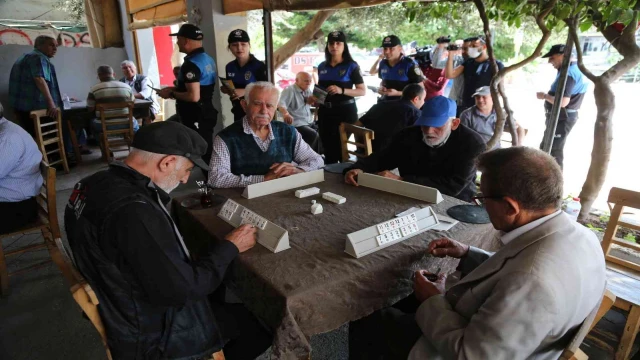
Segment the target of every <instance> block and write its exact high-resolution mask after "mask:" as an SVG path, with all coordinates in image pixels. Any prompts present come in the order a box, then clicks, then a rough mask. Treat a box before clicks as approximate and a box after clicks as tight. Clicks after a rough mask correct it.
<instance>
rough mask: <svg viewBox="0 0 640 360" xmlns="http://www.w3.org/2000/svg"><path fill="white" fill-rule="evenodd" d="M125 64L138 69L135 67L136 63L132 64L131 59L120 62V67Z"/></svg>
mask: <svg viewBox="0 0 640 360" xmlns="http://www.w3.org/2000/svg"><path fill="white" fill-rule="evenodd" d="M125 65H129V66H133V68H134V69H136V70H137V69H138V68H137V67H136V64H134V63H133V61H131V60H125V61H123V62H121V63H120V67H123V66H125Z"/></svg>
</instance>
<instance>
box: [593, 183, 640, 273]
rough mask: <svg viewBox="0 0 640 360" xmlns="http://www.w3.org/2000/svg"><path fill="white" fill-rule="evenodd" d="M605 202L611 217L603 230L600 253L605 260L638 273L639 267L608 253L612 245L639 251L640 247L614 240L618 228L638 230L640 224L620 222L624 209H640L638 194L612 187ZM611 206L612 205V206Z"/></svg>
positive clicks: (617, 239) (639, 194)
mask: <svg viewBox="0 0 640 360" xmlns="http://www.w3.org/2000/svg"><path fill="white" fill-rule="evenodd" d="M607 201H608V203H609V204H608V205H609V209H610V210H611V215H610V216H609V223H608V224H607V229H606V230H605V232H604V237H603V238H602V251H603V252H604V254H605V259H606V260H607V261H610V262H612V263H615V264H618V265H620V266H624V267H626V268H628V269H632V270H634V271H640V265H638V264H637V263H634V262H631V261H628V260H626V259H622V258H620V257H617V256H614V255H612V254H610V253H609V252H610V250H611V245H612V244H616V245H619V246H622V247H626V248H629V249H632V250H634V251H640V245H638V244H636V243H632V242H630V241H625V240H623V239H619V238H616V233H617V232H618V227H620V226H622V227H624V228H629V229H634V230H640V224H638V223H635V222H630V221H626V220H625V221H621V220H620V217H621V216H622V214H623V212H624V208H625V207H631V208H635V209H640V192H636V191H631V190H627V189H621V188H617V187H614V188H611V191H609V198H608V200H607ZM611 204H613V206H612V205H611Z"/></svg>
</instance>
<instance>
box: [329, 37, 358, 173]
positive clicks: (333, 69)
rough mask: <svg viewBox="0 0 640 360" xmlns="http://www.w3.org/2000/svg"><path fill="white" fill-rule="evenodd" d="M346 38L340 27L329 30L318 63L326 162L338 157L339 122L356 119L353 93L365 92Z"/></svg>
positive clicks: (356, 111)
mask: <svg viewBox="0 0 640 360" xmlns="http://www.w3.org/2000/svg"><path fill="white" fill-rule="evenodd" d="M346 41H347V37H346V36H345V34H344V33H343V32H342V31H334V32H331V33H329V36H327V45H326V46H325V48H324V56H325V61H323V62H321V63H320V65H318V86H319V87H320V88H323V89H325V90H326V91H327V92H328V93H329V94H328V95H327V98H326V99H325V102H324V104H323V105H322V106H320V108H319V109H318V125H319V130H320V139H321V141H322V145H323V147H324V156H325V160H324V162H325V164H333V163H337V162H338V161H340V160H341V155H342V145H341V144H340V123H341V122H346V123H349V124H353V123H355V122H356V121H358V108H357V107H356V101H355V99H354V96H363V95H365V94H366V92H367V89H366V87H365V85H364V80H363V79H362V75H361V74H360V66H358V63H356V62H355V61H353V58H352V57H351V54H350V53H349V46H348V45H347V42H346ZM354 85H355V89H354Z"/></svg>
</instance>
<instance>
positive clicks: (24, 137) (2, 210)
mask: <svg viewBox="0 0 640 360" xmlns="http://www.w3.org/2000/svg"><path fill="white" fill-rule="evenodd" d="M0 154H1V156H0V234H6V233H10V232H12V231H14V230H17V229H20V228H21V227H24V226H26V225H28V224H30V223H32V222H34V221H35V220H36V218H37V216H38V203H37V201H36V196H37V195H38V194H39V193H40V187H41V186H42V175H41V174H40V162H41V161H42V153H41V152H40V150H39V149H38V145H36V142H35V141H34V140H33V138H32V137H31V135H29V133H28V132H27V131H26V130H24V129H23V128H22V127H20V126H19V125H18V124H15V123H13V122H11V121H9V120H7V119H6V118H5V117H4V108H3V107H2V103H0Z"/></svg>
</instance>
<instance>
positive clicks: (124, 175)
mask: <svg viewBox="0 0 640 360" xmlns="http://www.w3.org/2000/svg"><path fill="white" fill-rule="evenodd" d="M206 149H207V143H206V142H205V141H204V139H203V138H202V137H201V136H200V135H198V133H197V132H196V131H195V130H192V129H189V128H187V127H186V126H185V125H182V124H179V123H177V122H173V121H164V122H156V123H152V124H149V125H146V126H145V127H143V128H142V129H141V130H140V131H138V133H137V134H136V136H135V137H134V139H133V144H132V148H131V152H130V154H129V156H127V158H126V159H125V160H124V162H114V163H112V164H111V165H110V166H109V169H107V170H104V171H100V172H98V173H95V174H93V175H91V176H89V177H87V178H85V179H82V180H81V181H80V182H79V183H77V184H76V186H75V188H74V191H73V193H72V194H71V197H70V199H69V203H68V204H67V207H66V210H65V218H64V223H65V228H66V231H67V235H68V238H69V245H70V247H71V250H72V253H73V258H74V261H75V264H76V266H77V267H78V270H79V271H80V273H81V274H82V275H83V276H84V277H85V279H87V281H88V282H89V284H90V285H91V288H92V289H93V290H94V291H95V293H96V295H97V297H98V300H99V301H100V306H99V307H98V311H99V312H100V317H101V319H102V321H103V322H104V325H105V329H106V333H107V339H108V346H109V348H110V351H111V354H112V356H113V358H114V359H134V358H135V359H143V358H144V359H178V358H179V359H209V358H210V357H211V355H212V354H214V353H216V352H219V351H220V350H221V349H223V348H224V353H225V354H224V355H225V356H226V358H227V359H253V358H255V357H256V356H259V355H260V354H261V353H262V352H263V351H264V350H265V349H266V348H267V347H268V346H269V344H270V342H271V341H270V339H269V336H268V335H267V334H266V333H265V332H264V330H262V329H261V328H260V327H259V326H258V325H257V322H256V320H255V319H253V318H252V317H251V316H250V314H249V313H248V311H247V310H246V309H244V308H243V307H242V306H236V305H229V304H225V303H224V302H222V301H212V302H209V299H208V298H207V297H208V296H209V295H210V294H211V293H213V292H214V291H216V290H217V289H218V288H219V287H220V285H222V280H223V278H224V276H225V273H226V271H227V268H228V267H229V265H230V264H231V262H232V261H233V260H234V259H235V258H236V257H237V256H238V253H241V252H244V251H247V250H249V249H251V248H252V247H253V246H254V245H255V243H256V229H255V228H254V227H252V226H249V225H243V226H240V227H238V228H237V229H235V230H234V231H232V232H230V233H229V234H228V235H227V236H226V237H225V240H224V241H221V242H215V243H212V244H211V246H210V248H209V252H208V253H207V254H200V256H198V258H197V259H195V258H193V257H192V255H191V253H190V252H189V250H188V249H187V246H186V245H185V242H184V241H183V238H182V236H181V234H180V231H179V230H178V227H177V226H176V224H175V223H174V222H173V220H172V219H171V217H170V215H169V213H168V212H167V209H166V208H165V204H167V203H168V202H169V200H170V198H169V193H170V192H171V191H172V190H174V189H175V188H176V187H177V186H178V185H179V184H180V183H186V182H187V180H188V179H189V175H190V174H191V171H192V169H193V168H194V166H198V167H200V168H202V169H203V170H205V171H207V170H208V166H207V165H206V163H205V162H204V161H203V160H202V158H201V157H202V156H203V155H204V154H205V151H206ZM229 316H230V317H229ZM239 334H240V335H239ZM239 336H240V337H239ZM245 336H248V338H246V339H251V340H250V341H249V342H245V338H244V337H245ZM254 336H258V338H257V339H256V338H254ZM256 340H258V342H256Z"/></svg>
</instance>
